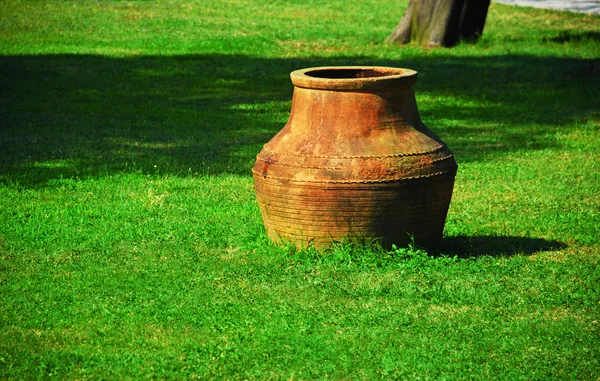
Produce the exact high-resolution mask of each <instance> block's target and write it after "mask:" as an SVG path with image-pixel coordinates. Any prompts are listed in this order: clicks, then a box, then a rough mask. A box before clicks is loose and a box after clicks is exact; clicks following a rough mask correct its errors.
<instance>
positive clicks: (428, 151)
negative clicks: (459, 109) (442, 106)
mask: <svg viewBox="0 0 600 381" xmlns="http://www.w3.org/2000/svg"><path fill="white" fill-rule="evenodd" d="M444 148H446V145H445V144H442V145H439V146H437V147H435V148H433V149H430V150H427V151H417V152H405V153H397V154H390V155H349V156H330V155H310V154H303V153H285V152H274V151H271V150H268V149H267V148H263V151H262V152H260V153H259V154H258V155H257V158H258V157H259V156H265V155H267V156H268V155H269V154H271V155H282V156H298V157H304V158H315V159H384V158H394V157H407V156H421V155H428V154H432V153H436V152H439V151H441V150H443V149H444ZM451 156H453V155H451ZM448 157H450V156H448Z"/></svg>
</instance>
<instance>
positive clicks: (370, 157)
mask: <svg viewBox="0 0 600 381" xmlns="http://www.w3.org/2000/svg"><path fill="white" fill-rule="evenodd" d="M291 78H292V83H293V84H294V86H295V87H294V95H293V99H292V110H291V114H290V118H289V121H288V123H287V124H286V126H285V127H284V128H283V129H282V130H281V131H280V132H279V133H278V134H277V135H276V136H275V137H274V138H273V139H272V140H271V141H270V142H268V143H267V144H266V145H265V146H264V148H263V150H262V151H261V152H260V153H259V154H258V156H257V159H256V164H255V166H254V168H253V175H254V184H255V190H256V195H257V200H258V204H259V206H260V209H261V213H262V216H263V220H264V223H265V228H266V230H267V233H268V235H269V237H270V238H272V239H273V240H275V241H276V242H290V243H292V244H294V245H296V246H298V247H306V246H309V245H314V246H316V247H319V248H323V247H328V246H330V245H331V244H332V243H333V242H336V241H342V240H371V239H379V240H381V241H382V243H383V244H384V245H386V246H390V245H391V244H397V245H405V244H407V243H408V242H410V239H411V238H410V237H411V236H412V237H414V239H415V242H416V243H417V244H419V245H422V246H426V247H433V246H435V245H436V244H437V243H438V242H439V240H440V239H441V237H442V231H443V228H444V222H445V219H446V214H447V211H448V207H449V204H450V199H451V197H452V188H453V184H454V176H455V174H456V169H457V166H456V162H455V160H454V157H453V154H452V152H451V151H450V150H449V149H448V148H447V147H446V145H445V144H444V142H442V141H441V140H440V139H439V138H438V137H437V136H436V135H435V134H434V133H433V132H431V131H430V130H429V129H427V128H426V127H425V126H424V125H423V123H422V122H421V119H420V117H419V113H418V110H417V105H416V102H415V97H414V93H413V90H412V86H413V84H414V82H415V80H416V72H415V71H413V70H408V69H396V68H384V67H330V68H311V69H304V70H298V71H295V72H293V73H292V74H291Z"/></svg>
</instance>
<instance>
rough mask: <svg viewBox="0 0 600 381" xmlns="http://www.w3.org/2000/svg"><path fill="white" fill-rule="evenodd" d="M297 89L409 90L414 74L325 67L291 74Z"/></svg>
mask: <svg viewBox="0 0 600 381" xmlns="http://www.w3.org/2000/svg"><path fill="white" fill-rule="evenodd" d="M290 76H291V79H292V83H293V84H294V86H296V87H303V88H307V89H321V90H339V91H370V90H377V89H381V90H383V89H393V88H408V87H411V86H412V85H413V84H414V82H415V81H416V79H417V72H416V71H414V70H411V69H401V68H396V67H385V66H325V67H312V68H307V69H301V70H296V71H293V72H292V73H291V75H290Z"/></svg>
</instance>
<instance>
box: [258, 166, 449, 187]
mask: <svg viewBox="0 0 600 381" xmlns="http://www.w3.org/2000/svg"><path fill="white" fill-rule="evenodd" d="M455 172H456V171H440V172H434V173H428V174H426V175H419V176H410V177H407V176H405V177H399V178H391V179H370V180H366V179H356V180H297V179H290V178H287V177H278V176H271V175H268V176H263V174H262V173H260V172H258V171H256V170H254V168H253V169H252V174H254V175H255V179H256V178H262V180H261V181H265V180H267V179H271V180H284V181H291V182H297V183H319V184H326V183H332V184H365V183H390V182H403V181H407V180H415V179H423V178H429V177H435V176H442V175H449V174H454V173H455Z"/></svg>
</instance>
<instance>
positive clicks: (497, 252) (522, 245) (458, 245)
mask: <svg viewBox="0 0 600 381" xmlns="http://www.w3.org/2000/svg"><path fill="white" fill-rule="evenodd" d="M565 247H567V245H566V244H564V243H562V242H558V241H549V240H545V239H543V238H529V237H503V236H456V237H445V238H444V240H443V241H442V244H441V246H440V253H443V254H445V255H456V256H458V257H459V258H469V257H480V256H492V257H500V256H511V255H532V254H535V253H538V252H541V251H551V250H558V249H563V248H565Z"/></svg>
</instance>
